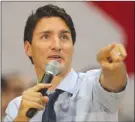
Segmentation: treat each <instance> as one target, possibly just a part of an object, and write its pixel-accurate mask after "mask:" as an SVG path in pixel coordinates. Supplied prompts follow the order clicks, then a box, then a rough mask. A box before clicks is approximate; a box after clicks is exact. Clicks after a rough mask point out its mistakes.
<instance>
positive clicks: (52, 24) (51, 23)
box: [34, 17, 70, 33]
mask: <svg viewBox="0 0 135 122" xmlns="http://www.w3.org/2000/svg"><path fill="white" fill-rule="evenodd" d="M46 30H51V31H56V32H59V31H61V30H68V31H70V29H69V27H68V26H67V24H66V23H65V21H64V20H63V19H61V18H60V17H44V18H42V19H40V20H39V22H38V23H37V25H36V27H35V30H34V33H39V32H42V31H46Z"/></svg>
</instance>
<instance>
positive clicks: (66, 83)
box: [4, 69, 128, 122]
mask: <svg viewBox="0 0 135 122" xmlns="http://www.w3.org/2000/svg"><path fill="white" fill-rule="evenodd" d="M100 75H101V70H100V69H94V70H90V71H87V72H86V73H77V72H75V71H74V70H73V69H72V70H71V71H70V72H69V73H68V75H67V76H66V77H65V78H64V80H63V81H62V82H61V83H60V84H59V85H58V86H57V89H61V90H63V91H65V92H64V93H62V94H60V95H59V97H58V99H57V101H56V102H55V105H54V108H55V112H56V116H57V122H87V121H88V122H93V121H96V122H97V121H100V122H101V121H107V122H108V121H115V122H116V121H118V108H119V104H120V100H121V98H122V97H123V95H124V93H125V91H126V88H125V90H123V91H122V92H119V93H113V92H108V91H106V90H104V88H103V87H102V86H101V84H100V82H99V78H100ZM108 82H109V81H108ZM127 83H128V82H127ZM126 87H127V86H126ZM21 99H22V97H21V96H20V97H17V98H15V99H14V100H12V101H11V102H10V103H9V105H8V107H7V109H6V117H5V120H4V121H5V122H12V121H13V120H14V119H15V118H16V116H17V114H18V110H19V106H20V103H21ZM43 111H44V110H42V111H38V112H37V114H36V115H35V116H34V117H33V118H32V119H30V122H34V121H38V122H41V121H42V114H43Z"/></svg>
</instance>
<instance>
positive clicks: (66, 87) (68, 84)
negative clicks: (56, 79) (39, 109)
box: [57, 69, 78, 94]
mask: <svg viewBox="0 0 135 122" xmlns="http://www.w3.org/2000/svg"><path fill="white" fill-rule="evenodd" d="M77 77H78V76H77V73H76V72H75V71H74V70H73V69H71V71H70V72H69V73H68V74H67V76H66V77H65V78H64V79H63V80H62V81H61V83H60V84H59V85H58V86H57V89H61V90H63V91H66V92H69V93H71V94H73V91H74V87H75V85H76V83H77Z"/></svg>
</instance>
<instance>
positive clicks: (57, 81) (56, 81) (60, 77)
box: [36, 69, 71, 91]
mask: <svg viewBox="0 0 135 122" xmlns="http://www.w3.org/2000/svg"><path fill="white" fill-rule="evenodd" d="M70 70H71V69H68V70H67V71H65V72H64V73H62V74H59V75H58V76H54V78H53V80H52V82H51V83H52V87H50V88H49V89H48V90H49V91H53V90H55V89H56V87H57V86H58V85H59V84H60V82H61V81H62V80H63V79H64V78H65V76H66V75H67V74H68V73H69V72H70ZM36 72H37V70H36ZM43 74H44V72H37V76H38V80H39V81H40V80H41V79H42V77H43Z"/></svg>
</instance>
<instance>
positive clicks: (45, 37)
mask: <svg viewBox="0 0 135 122" xmlns="http://www.w3.org/2000/svg"><path fill="white" fill-rule="evenodd" d="M48 38H49V34H44V35H43V36H41V39H48Z"/></svg>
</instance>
